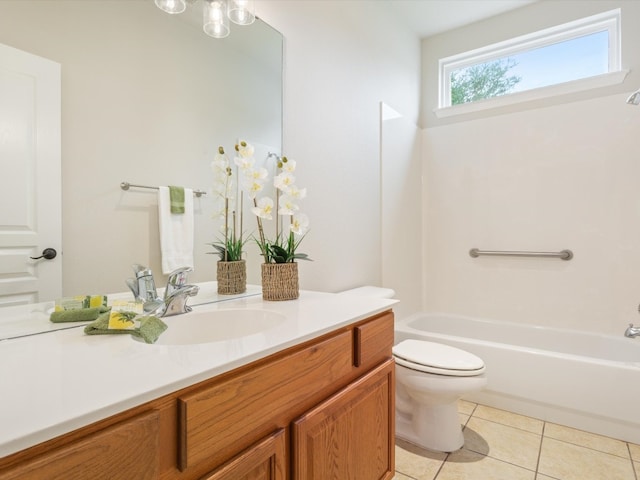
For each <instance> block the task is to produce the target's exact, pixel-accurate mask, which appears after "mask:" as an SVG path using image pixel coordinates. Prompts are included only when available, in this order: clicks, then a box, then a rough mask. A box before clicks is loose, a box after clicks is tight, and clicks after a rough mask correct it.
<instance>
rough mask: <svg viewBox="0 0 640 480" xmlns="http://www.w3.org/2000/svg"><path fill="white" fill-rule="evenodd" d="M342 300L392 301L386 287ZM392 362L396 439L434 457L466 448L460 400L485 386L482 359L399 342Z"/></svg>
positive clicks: (367, 288) (420, 343) (364, 290)
mask: <svg viewBox="0 0 640 480" xmlns="http://www.w3.org/2000/svg"><path fill="white" fill-rule="evenodd" d="M341 293H342V294H346V295H357V296H369V297H379V298H393V297H394V296H395V292H394V291H393V290H391V289H389V288H380V287H371V286H365V287H359V288H354V289H352V290H346V291H344V292H341ZM393 357H394V358H395V361H396V436H397V437H398V438H402V439H403V440H407V441H409V442H411V443H413V444H415V445H418V446H420V447H423V448H426V449H428V450H435V451H438V452H453V451H455V450H459V449H460V448H462V445H464V437H463V435H462V427H461V425H460V419H459V417H458V400H459V399H460V398H461V397H462V396H463V395H466V394H469V393H472V392H475V391H478V390H482V389H483V388H484V387H485V385H486V384H487V377H486V376H485V374H484V371H485V366H484V362H483V361H482V359H481V358H479V357H477V356H475V355H473V354H471V353H469V352H465V351H464V350H461V349H459V348H454V347H450V346H448V345H443V344H440V343H434V342H427V341H424V340H413V339H411V340H403V341H401V342H400V343H398V344H397V345H395V346H394V347H393Z"/></svg>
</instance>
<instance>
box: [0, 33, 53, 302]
mask: <svg viewBox="0 0 640 480" xmlns="http://www.w3.org/2000/svg"><path fill="white" fill-rule="evenodd" d="M60 86H61V84H60V65H59V64H57V63H55V62H52V61H50V60H47V59H45V58H41V57H38V56H35V55H32V54H30V53H27V52H23V51H21V50H17V49H15V48H12V47H9V46H6V45H1V44H0V174H1V175H0V176H1V178H2V180H1V181H0V205H2V207H1V208H0V306H7V305H19V304H26V303H34V302H40V301H46V300H53V299H54V298H56V297H60V296H61V295H62V259H61V257H60V253H61V242H62V227H61V198H60V197H61V193H60V192H61V173H60V137H61V126H60V124H61V119H60V101H61V89H60ZM46 248H52V249H55V250H56V252H57V255H56V256H55V258H52V259H49V260H47V259H46V258H40V259H37V260H34V259H32V257H34V258H36V257H39V256H41V255H42V252H43V250H44V249H46ZM47 256H48V257H50V256H51V255H47Z"/></svg>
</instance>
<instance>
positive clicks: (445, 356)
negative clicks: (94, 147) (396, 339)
mask: <svg viewBox="0 0 640 480" xmlns="http://www.w3.org/2000/svg"><path fill="white" fill-rule="evenodd" d="M393 356H394V358H395V360H396V363H397V364H398V365H402V366H403V367H407V368H410V369H412V370H417V371H420V372H425V373H433V374H437V375H447V376H452V377H472V376H476V375H481V374H482V373H484V371H485V365H484V362H483V361H482V359H481V358H479V357H477V356H475V355H473V354H472V353H469V352H465V351H464V350H461V349H459V348H455V347H450V346H449V345H443V344H440V343H434V342H427V341H424V340H403V341H402V342H400V343H398V344H397V345H395V346H394V347H393Z"/></svg>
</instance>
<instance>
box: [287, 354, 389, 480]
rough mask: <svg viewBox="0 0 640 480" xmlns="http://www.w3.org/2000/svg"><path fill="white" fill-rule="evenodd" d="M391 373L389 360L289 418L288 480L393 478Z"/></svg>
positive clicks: (371, 479) (370, 479)
mask: <svg viewBox="0 0 640 480" xmlns="http://www.w3.org/2000/svg"><path fill="white" fill-rule="evenodd" d="M394 378H395V377H394V363H393V360H391V359H390V360H387V361H386V362H384V363H383V364H381V365H380V366H378V367H377V368H375V369H373V370H372V371H370V372H369V373H367V374H366V375H364V376H363V377H360V378H359V379H358V380H356V381H355V382H353V383H352V384H351V385H349V386H347V387H346V388H344V389H343V390H341V391H339V392H338V393H337V394H335V395H333V396H332V397H330V398H329V399H327V400H326V401H324V402H322V403H321V404H320V405H318V406H317V407H316V408H314V409H313V410H311V411H310V412H308V413H306V414H305V415H303V416H302V417H300V418H299V419H298V420H296V421H295V422H294V423H293V428H292V433H293V438H292V445H293V448H292V450H293V459H292V460H293V480H381V479H391V478H392V477H393V475H394V469H395V465H394V433H395V432H394V431H395V428H394V427H395V424H394V418H395V417H394V387H395V385H394Z"/></svg>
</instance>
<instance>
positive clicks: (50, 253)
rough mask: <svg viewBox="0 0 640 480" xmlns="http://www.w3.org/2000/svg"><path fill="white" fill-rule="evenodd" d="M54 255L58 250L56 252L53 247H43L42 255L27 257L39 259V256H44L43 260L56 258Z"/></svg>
mask: <svg viewBox="0 0 640 480" xmlns="http://www.w3.org/2000/svg"><path fill="white" fill-rule="evenodd" d="M56 255H58V252H56V249H55V248H45V249H44V250H43V251H42V255H40V256H39V257H29V258H31V260H40V259H41V258H44V259H45V260H52V259H54V258H56Z"/></svg>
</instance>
